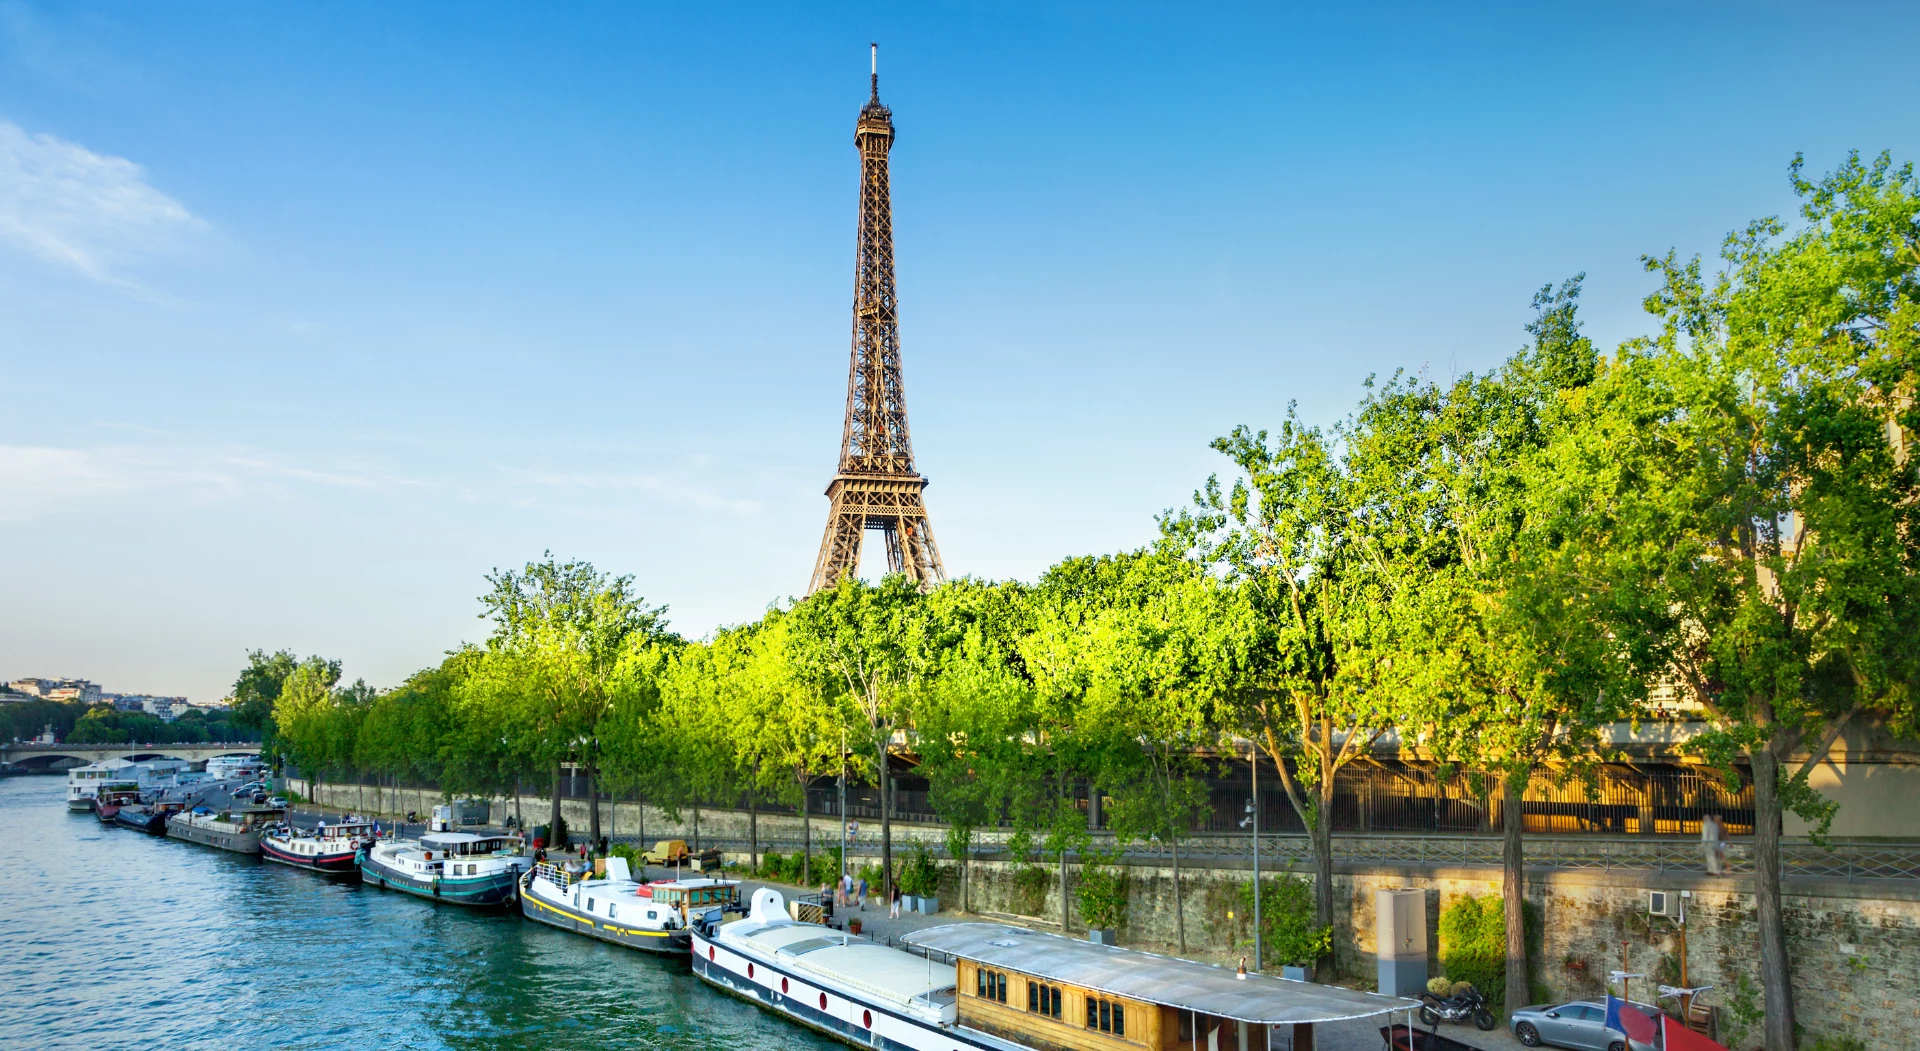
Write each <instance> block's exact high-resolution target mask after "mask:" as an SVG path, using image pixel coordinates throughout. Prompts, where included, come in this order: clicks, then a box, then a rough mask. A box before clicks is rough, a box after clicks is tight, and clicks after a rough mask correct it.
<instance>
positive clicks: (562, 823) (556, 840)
mask: <svg viewBox="0 0 1920 1051" xmlns="http://www.w3.org/2000/svg"><path fill="white" fill-rule="evenodd" d="M547 846H548V847H549V848H558V849H561V850H565V849H566V847H567V819H566V818H564V817H563V818H561V819H560V820H559V821H557V822H555V823H554V826H553V828H552V829H551V831H550V834H549V835H548V836H547Z"/></svg>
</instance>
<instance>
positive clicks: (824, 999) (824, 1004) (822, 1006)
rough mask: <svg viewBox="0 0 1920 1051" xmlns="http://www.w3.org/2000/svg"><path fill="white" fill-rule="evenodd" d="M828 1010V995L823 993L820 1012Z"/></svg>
mask: <svg viewBox="0 0 1920 1051" xmlns="http://www.w3.org/2000/svg"><path fill="white" fill-rule="evenodd" d="M826 1009H827V994H826V993H821V994H820V1010H822V1011H824V1010H826Z"/></svg>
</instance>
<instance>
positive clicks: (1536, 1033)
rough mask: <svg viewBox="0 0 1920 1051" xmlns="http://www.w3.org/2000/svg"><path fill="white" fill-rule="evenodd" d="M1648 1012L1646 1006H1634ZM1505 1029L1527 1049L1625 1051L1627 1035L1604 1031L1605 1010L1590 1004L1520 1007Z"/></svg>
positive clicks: (1572, 1003)
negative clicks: (1554, 1048) (1564, 1048)
mask: <svg viewBox="0 0 1920 1051" xmlns="http://www.w3.org/2000/svg"><path fill="white" fill-rule="evenodd" d="M1637 1006H1640V1007H1643V1008H1650V1009H1653V1010H1658V1008H1652V1006H1651V1005H1649V1004H1637ZM1507 1028H1508V1029H1511V1030H1513V1035H1514V1036H1516V1037H1519V1038H1520V1042H1521V1043H1523V1044H1525V1045H1527V1046H1528V1047H1539V1046H1540V1045H1542V1044H1551V1045H1553V1046H1554V1047H1572V1048H1579V1049H1580V1051H1628V1049H1627V1034H1625V1033H1622V1032H1621V1031H1620V1030H1618V1029H1608V1028H1607V1007H1606V1005H1605V1004H1600V1003H1595V1002H1593V1001H1592V1000H1574V1001H1571V1002H1568V1003H1564V1004H1539V1005H1536V1006H1534V1007H1522V1008H1521V1009H1520V1010H1518V1011H1515V1012H1513V1015H1512V1016H1511V1017H1509V1018H1508V1019H1507Z"/></svg>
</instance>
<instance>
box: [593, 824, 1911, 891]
mask: <svg viewBox="0 0 1920 1051" xmlns="http://www.w3.org/2000/svg"><path fill="white" fill-rule="evenodd" d="M823 831H826V832H827V834H826V835H815V836H814V838H813V849H814V851H815V856H816V857H818V856H819V852H820V851H821V850H822V849H823V848H830V847H832V846H833V845H834V842H835V840H836V838H837V836H836V834H835V833H836V832H837V830H823ZM620 839H621V840H622V841H629V842H630V841H631V838H630V837H626V836H622V837H620ZM1004 840H1005V837H1004V835H999V834H994V833H987V834H983V835H981V836H980V837H978V839H977V847H976V853H975V857H976V858H979V859H983V860H984V859H994V860H1003V859H1004V856H1005V850H1004ZM701 845H702V846H706V847H721V848H722V849H724V850H727V851H729V852H736V853H737V852H743V851H745V850H747V849H748V842H747V837H745V836H741V835H733V834H726V835H717V836H711V835H703V836H702V837H701ZM1112 845H1113V840H1112V839H1111V838H1110V837H1107V836H1100V835H1096V836H1094V838H1093V842H1092V847H1093V848H1095V849H1111V847H1112ZM916 846H924V847H925V848H926V849H927V851H928V852H929V853H931V854H933V855H935V856H938V857H947V849H946V844H945V842H944V838H943V837H935V836H927V835H925V834H924V833H922V832H920V830H916V829H900V830H898V831H897V832H896V834H895V837H894V842H893V853H894V856H895V857H903V856H905V855H907V854H909V853H911V852H912V851H913V850H914V849H915V848H916ZM759 847H760V850H761V852H762V853H767V852H778V853H780V854H792V853H795V852H797V851H799V850H800V849H801V837H799V836H793V835H785V834H781V835H765V836H761V837H760V840H759ZM1332 850H1333V860H1334V863H1335V864H1340V865H1382V866H1409V867H1434V868H1498V867H1499V866H1500V864H1501V841H1500V838H1499V837H1497V836H1435V835H1417V836H1390V835H1365V836H1350V835H1349V836H1335V837H1333V844H1332ZM848 854H849V856H859V857H877V856H878V855H879V854H880V843H879V838H878V835H877V834H876V833H875V831H874V830H863V831H862V834H861V836H860V838H859V840H858V841H856V842H855V843H853V844H852V845H851V847H850V849H849V851H848ZM1781 855H1782V857H1781V867H1782V870H1783V872H1782V874H1783V875H1785V876H1787V877H1789V878H1804V879H1823V880H1842V881H1846V882H1853V881H1856V880H1882V879H1904V880H1920V843H1873V844H1865V843H1835V844H1833V845H1832V846H1831V847H1822V846H1820V845H1818V844H1815V843H1810V842H1800V841H1790V842H1787V843H1784V844H1782V848H1781ZM1121 856H1123V857H1125V858H1128V859H1130V860H1133V861H1140V862H1167V861H1170V860H1171V859H1172V856H1173V852H1172V851H1171V850H1169V849H1168V848H1167V847H1166V846H1165V845H1163V844H1159V843H1129V844H1127V846H1126V848H1125V849H1124V850H1123V851H1122V852H1121ZM1252 856H1253V851H1252V837H1250V836H1248V835H1246V834H1240V835H1234V836H1220V835H1197V836H1194V837H1193V838H1192V839H1189V840H1185V841H1183V842H1182V843H1181V844H1180V858H1181V860H1182V862H1186V863H1192V864H1194V865H1196V866H1202V867H1211V866H1217V865H1220V864H1227V865H1234V866H1237V865H1238V864H1240V863H1242V862H1249V861H1251V860H1252ZM1260 863H1261V866H1262V867H1263V868H1266V869H1268V870H1269V871H1273V870H1279V871H1289V870H1291V871H1294V872H1300V873H1304V872H1309V871H1311V870H1312V867H1313V850H1312V845H1311V843H1309V841H1308V840H1307V838H1306V837H1305V836H1297V835H1295V836H1289V835H1266V834H1263V835H1262V836H1261V837H1260ZM1526 863H1527V867H1528V868H1536V869H1538V868H1544V869H1558V870H1566V871H1598V872H1615V871H1619V872H1627V871H1632V872H1671V873H1676V874H1692V875H1706V874H1707V865H1706V851H1705V849H1704V845H1703V844H1702V843H1701V842H1699V841H1697V840H1696V841H1692V842H1686V841H1679V840H1661V839H1640V838H1637V837H1635V838H1606V839H1602V838H1597V837H1592V836H1528V837H1527V839H1526ZM1753 871H1754V864H1753V846H1752V844H1751V843H1750V842H1739V841H1736V842H1734V843H1731V844H1729V846H1728V850H1727V857H1726V865H1725V868H1724V869H1723V871H1722V874H1723V875H1730V876H1742V875H1751V874H1752V873H1753Z"/></svg>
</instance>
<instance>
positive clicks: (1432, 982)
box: [1427, 975, 1453, 996]
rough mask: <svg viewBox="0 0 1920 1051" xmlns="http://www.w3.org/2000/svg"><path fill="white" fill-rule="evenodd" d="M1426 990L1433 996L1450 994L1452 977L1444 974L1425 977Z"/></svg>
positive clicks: (1451, 991) (1451, 992)
mask: <svg viewBox="0 0 1920 1051" xmlns="http://www.w3.org/2000/svg"><path fill="white" fill-rule="evenodd" d="M1427 992H1430V993H1432V994H1433V995H1435V996H1451V995H1452V994H1453V979H1451V978H1448V977H1447V976H1445V975H1436V976H1434V977H1432V978H1429V979H1427Z"/></svg>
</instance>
